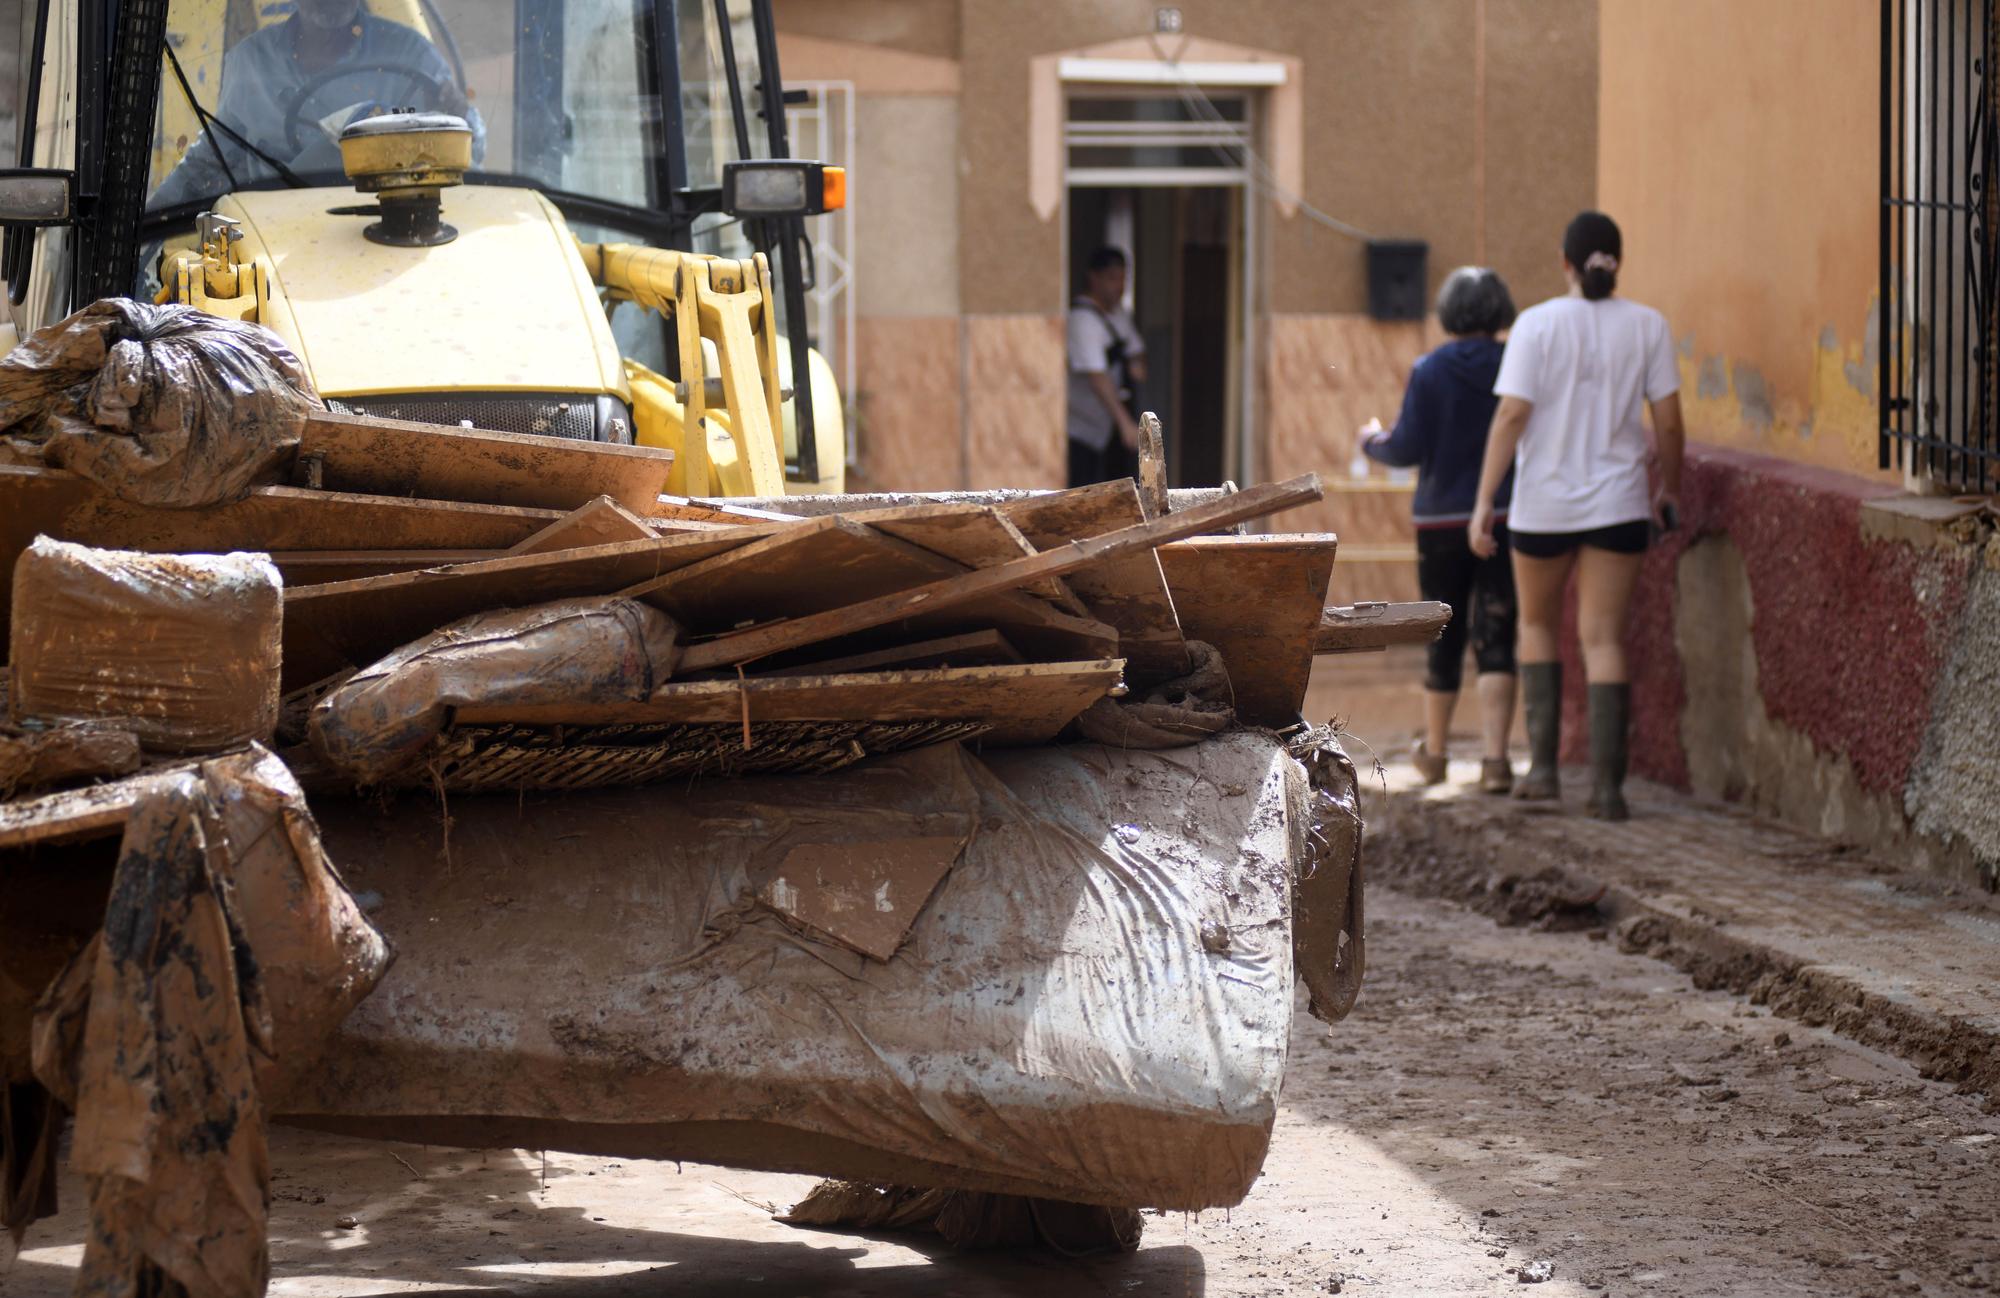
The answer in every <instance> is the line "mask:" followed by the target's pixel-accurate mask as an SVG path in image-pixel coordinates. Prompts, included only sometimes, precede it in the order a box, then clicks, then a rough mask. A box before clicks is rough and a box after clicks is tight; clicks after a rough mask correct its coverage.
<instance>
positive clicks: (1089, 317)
mask: <svg viewBox="0 0 2000 1298" xmlns="http://www.w3.org/2000/svg"><path fill="white" fill-rule="evenodd" d="M1125 269H1126V263H1125V254H1124V253H1123V252H1121V251H1120V250H1118V249H1117V248H1099V249H1098V250H1097V251H1096V252H1093V253H1091V254H1090V260H1089V261H1088V262H1086V263H1085V264H1084V281H1083V292H1082V293H1080V294H1079V295H1078V296H1077V299H1076V301H1075V302H1073V303H1071V305H1070V310H1069V420H1068V423H1069V428H1068V431H1069V485H1071V486H1072V487H1081V486H1084V485H1086V484H1088V483H1092V482H1106V481H1109V480H1110V479H1112V478H1128V477H1131V476H1132V474H1133V473H1134V472H1135V470H1136V469H1137V466H1138V459H1137V456H1136V454H1135V453H1136V452H1137V450H1138V448H1139V417H1138V413H1137V410H1136V409H1135V403H1136V401H1137V394H1136V392H1135V391H1134V387H1135V385H1136V384H1139V383H1143V382H1145V381H1146V344H1145V343H1144V342H1143V341H1141V339H1140V337H1139V330H1138V328H1137V326H1135V325H1134V324H1133V323H1132V317H1131V316H1129V315H1127V314H1126V313H1125V309H1124V307H1123V306H1122V305H1121V304H1122V303H1123V302H1124V300H1125Z"/></svg>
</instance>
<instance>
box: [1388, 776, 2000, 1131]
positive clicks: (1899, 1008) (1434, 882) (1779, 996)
mask: <svg viewBox="0 0 2000 1298" xmlns="http://www.w3.org/2000/svg"><path fill="white" fill-rule="evenodd" d="M1434 824H1435V822H1432V821H1430V820H1429V819H1428V818H1426V817H1423V816H1421V815H1408V814H1398V815H1394V816H1391V817H1383V818H1380V819H1378V820H1376V821H1374V822H1372V823H1371V824H1370V826H1369V839H1368V861H1367V868H1368V870H1369V873H1370V877H1371V878H1375V879H1380V880H1382V881H1384V882H1386V883H1390V884H1393V885H1394V886H1396V887H1398V888H1401V889H1403V890H1405V891H1407V892H1410V893H1413V894H1416V895H1419V896H1431V897H1442V898H1445V899H1448V900H1450V901H1454V902H1457V903H1459V904H1460V905H1464V906H1468V907H1470V908H1472V909H1473V910H1476V911H1479V912H1480V913H1481V914H1485V915H1488V916H1491V917H1492V918H1493V919H1495V920H1496V921H1498V922H1499V923H1500V924H1502V925H1505V926H1509V927H1523V926H1525V927H1532V928H1536V929H1539V930H1543V931H1557V932H1568V931H1591V930H1603V931H1608V932H1612V933H1615V936H1616V937H1617V940H1618V945H1619V947H1620V949H1622V950H1624V951H1627V952H1632V953H1637V954H1642V955H1647V956H1650V957H1652V958H1654V959H1656V960H1663V961H1665V962H1667V963H1668V964H1671V965H1673V966H1674V967H1676V968H1678V969H1680V970H1682V971H1683V972H1685V973H1686V974H1687V975H1688V976H1689V977H1690V978H1691V979H1692V980H1693V982H1694V984H1695V986H1697V987H1699V988H1701V989H1703V990H1704V991H1707V990H1723V991H1728V992H1731V993H1733V994H1735V995H1739V996H1743V997H1746V998H1747V999H1748V1000H1749V1001H1750V1002H1751V1004H1753V1005H1759V1006H1764V1007H1767V1008H1768V1009H1770V1010H1771V1012H1772V1013H1774V1014H1778V1015H1782V1016H1783V1017H1786V1018H1790V1019H1796V1020H1797V1021H1799V1022H1800V1023H1803V1024H1805V1025H1806V1026H1808V1027H1815V1028H1817V1027H1830V1028H1831V1029H1833V1030H1834V1031H1835V1032H1838V1033H1839V1034H1841V1035H1842V1036H1845V1037H1849V1038H1851V1039H1853V1040H1855V1041H1858V1042H1860V1043H1862V1044H1863V1045H1867V1046H1870V1047H1873V1048H1875V1049H1878V1050H1884V1051H1887V1052H1889V1053H1891V1054H1896V1055H1900V1056H1902V1057H1903V1058H1905V1059H1908V1060H1909V1061H1911V1063H1913V1064H1914V1065H1915V1066H1916V1067H1917V1070H1918V1072H1919V1074H1920V1075H1921V1076H1923V1077H1925V1078H1930V1079H1934V1080H1938V1081H1945V1082H1950V1083H1953V1084H1954V1085H1956V1086H1958V1087H1959V1089H1961V1090H1962V1091H1965V1092H1968V1093H1970V1094H1972V1095H1974V1096H1977V1097H1980V1098H1981V1099H1982V1100H1983V1101H1984V1103H1985V1106H1986V1109H1987V1111H1988V1112H1995V1113H2000V1048H1996V1043H1995V1040H1994V1036H1993V1034H1992V1033H1991V1032H1987V1031H1982V1030H1980V1029H1978V1028H1976V1027H1974V1026H1972V1025H1971V1024H1968V1023H1964V1022H1941V1021H1939V1019H1938V1017H1937V1016H1935V1015H1931V1014H1926V1013H1922V1012H1919V1011H1915V1010H1912V1009H1910V1008H1909V1007H1907V1006H1903V1005H1899V1004H1897V1003H1895V1002H1894V1001H1891V1000H1889V999H1887V998H1886V997H1883V996H1879V995H1876V994H1873V993H1870V992H1867V991H1865V990H1862V989H1859V988H1857V987H1855V986H1854V985H1853V984H1852V983H1851V982H1849V981H1848V980H1846V979H1844V978H1842V977H1840V976H1839V975H1837V974H1830V973H1827V972H1824V971H1821V970H1818V969H1814V968H1812V967H1809V966H1806V965H1804V964H1802V963H1801V962H1799V961H1797V960H1795V959H1791V958H1788V957H1786V956H1784V955H1783V954H1781V953H1778V952H1774V951H1772V950H1770V949H1769V948H1766V947H1762V946H1758V945H1756V944H1754V943H1750V942H1744V941H1741V940H1738V939H1736V938H1734V937H1732V936H1730V935H1729V934H1728V933H1727V932H1726V931H1724V930H1723V929H1721V928H1719V927H1715V926H1712V925H1708V924H1704V923H1700V922H1698V921H1689V920H1684V919H1682V918H1680V917H1678V916H1675V915H1670V914H1666V913H1663V912H1661V911H1659V910H1656V909H1653V908H1650V907H1648V906H1647V905H1646V904H1645V903H1644V902H1643V901H1642V900H1641V899H1639V898H1638V897H1636V896H1634V895H1633V894H1632V893H1631V892H1629V891H1627V890H1625V889H1622V888H1616V887H1606V886H1604V885H1602V884H1600V883H1598V882H1597V881H1595V880H1593V879H1591V878H1590V877H1589V875H1588V873H1587V870H1588V860H1587V854H1585V853H1578V854H1576V855H1577V858H1578V860H1579V864H1580V867H1581V868H1577V869H1570V868H1565V867H1561V866H1553V865H1551V866H1544V867H1542V868H1541V869H1539V870H1536V871H1533V872H1532V873H1527V872H1522V871H1518V870H1510V869H1508V868H1506V867H1504V866H1496V865H1490V864H1489V865H1477V864H1474V863H1472V862H1471V861H1469V860H1468V859H1467V850H1466V848H1465V847H1464V846H1463V845H1462V844H1461V843H1460V842H1458V841H1456V840H1455V837H1454V835H1453V834H1452V833H1450V832H1449V831H1443V832H1441V831H1439V830H1438V829H1437V828H1435V827H1434Z"/></svg>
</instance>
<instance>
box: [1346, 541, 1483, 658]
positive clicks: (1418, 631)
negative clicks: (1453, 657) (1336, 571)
mask: <svg viewBox="0 0 2000 1298" xmlns="http://www.w3.org/2000/svg"><path fill="white" fill-rule="evenodd" d="M1343 557H1344V556H1343ZM1450 621H1451V605H1449V604H1441V603H1439V602H1438V601H1436V600H1418V601H1416V602H1414V603H1407V604H1391V603H1385V602H1383V601H1380V600H1376V601H1371V602H1369V603H1365V604H1339V605H1334V606H1332V607H1330V608H1327V609H1326V610H1324V611H1323V612H1322V613H1321V615H1320V623H1319V630H1318V632H1317V633H1316V634H1315V635H1314V637H1313V652H1314V653H1322V654H1341V653H1360V652H1364V651H1367V650H1371V649H1386V648H1388V647H1389V646H1390V645H1399V644H1429V643H1430V642H1431V641H1433V640H1435V639H1437V638H1438V636H1439V634H1440V633H1442V632H1443V631H1444V628H1445V624H1446V623H1448V622H1450Z"/></svg>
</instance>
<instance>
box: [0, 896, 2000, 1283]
mask: <svg viewBox="0 0 2000 1298" xmlns="http://www.w3.org/2000/svg"><path fill="white" fill-rule="evenodd" d="M1369 953H1370V959H1371V968H1370V971H1369V981H1368V985H1367V989H1366V991H1365V992H1364V993H1363V996H1362V999H1361V1002H1360V1004H1359V1006H1358V1007H1357V1008H1356V1010H1355V1012H1354V1014H1353V1016H1352V1017H1351V1018H1350V1019H1349V1020H1348V1021H1347V1022H1346V1023H1344V1024H1342V1025H1341V1026H1340V1027H1339V1028H1338V1029H1336V1030H1334V1031H1333V1032H1331V1033H1328V1032H1327V1030H1326V1029H1324V1028H1323V1027H1321V1026H1320V1025H1318V1024H1317V1023H1315V1022H1314V1021H1313V1020H1311V1019H1310V1018H1308V1017H1307V1016H1306V1015H1305V1014H1304V1013H1303V1012H1301V1013H1300V1014H1299V1016H1298V1018H1297V1020H1296V1023H1295V1026H1294V1036H1293V1042H1292V1059H1291V1064H1290V1067H1289V1069H1288V1073H1287V1077H1286V1081H1285V1092H1284V1106H1283V1110H1282V1112H1281V1114H1280V1117H1279V1120H1278V1129H1277V1133H1276V1136H1275V1138H1274V1140H1273V1143H1272V1151H1271V1156H1270V1159H1269V1161H1268V1163H1267V1165H1266V1168H1265V1172H1264V1176H1263V1179H1262V1180H1261V1181H1260V1182H1259V1183H1258V1185H1257V1187H1256V1189H1255V1190H1254V1191H1253V1193H1252V1194H1251V1197H1250V1198H1249V1200H1248V1201H1247V1202H1245V1203H1244V1204H1243V1205H1241V1206H1240V1207H1239V1208H1237V1209H1236V1210H1234V1211H1232V1212H1227V1213H1223V1212H1214V1213H1207V1214H1203V1215H1202V1216H1200V1217H1198V1218H1187V1217H1182V1216H1178V1215H1174V1216H1165V1217H1149V1218H1148V1221H1147V1232H1146V1237H1145V1242H1144V1245H1143V1246H1142V1248H1141V1249H1140V1251H1139V1253H1138V1254H1137V1255H1136V1256H1132V1257H1127V1258H1121V1259H1114V1260H1096V1261H1090V1262H1068V1261H1063V1260H1058V1259H1053V1258H1021V1257H1004V1256H993V1255H952V1254H949V1253H947V1252H945V1251H944V1250H942V1249H941V1248H938V1247H936V1246H934V1245H931V1244H927V1243H926V1242H925V1241H923V1240H922V1239H910V1238H896V1239H891V1238H865V1237H858V1236H850V1235H843V1234H838V1233H828V1232H808V1231H800V1230H795V1229H792V1228H790V1227H786V1226H782V1225H778V1224H775V1223H773V1222H771V1221H770V1220H769V1213H768V1211H767V1209H768V1208H769V1207H770V1206H771V1205H779V1206H783V1205H787V1204H789V1203H790V1202H791V1201H793V1200H794V1199H796V1198H797V1197H798V1196H799V1195H801V1194H802V1193H803V1192H804V1190H805V1189H806V1188H807V1186H808V1185H809V1184H810V1182H809V1181H807V1180H806V1179H805V1178H801V1177H789V1176H774V1175H757V1174H750V1173H741V1172H732V1171H728V1170H724V1169H718V1168H710V1167H698V1166H695V1165H692V1164H690V1165H686V1166H681V1167H676V1166H674V1165H672V1164H664V1165H655V1164H641V1163H626V1162H619V1161H616V1160H606V1159H595V1158H583V1157H573V1156H568V1155H562V1154H551V1155H549V1156H548V1158H547V1160H546V1164H545V1163H544V1161H543V1159H542V1157H541V1156H540V1155H539V1154H537V1153H534V1152H531V1151H512V1152H502V1151H495V1152H492V1153H488V1154H484V1155H481V1154H478V1153H466V1152H463V1151H458V1150H449V1149H432V1148H421V1147H416V1146H401V1145H391V1144H385V1143H373V1142H364V1141H356V1140H347V1139H336V1138H332V1137H324V1136H318V1135H312V1134H307V1133H301V1132H295V1131H279V1132H277V1133H275V1135H274V1138H273V1142H272V1144H273V1148H272V1153H273V1161H274V1164H275V1168H276V1180H275V1191H276V1202H275V1203H274V1204H273V1213H272V1238H273V1262H274V1270H275V1279H274V1281H273V1284H272V1288H271V1292H272V1293H274V1294H279V1295H288V1296H291V1298H336V1296H338V1298H348V1296H350V1295H372V1294H403V1293H458V1294H489V1293H517V1292H518V1293H528V1292H532V1293H538V1294H549V1295H565V1296H568V1295H573V1296H574V1298H612V1296H614V1295H615V1296H623V1295H639V1294H665V1293H672V1294H688V1295H724V1294H730V1295H735V1294H770V1295H808V1294H809V1295H827V1296H832V1295H860V1294H868V1295H878V1294H879V1295H905V1294H906V1295H912V1296H914V1295H933V1294H936V1295H963V1296H965V1298H989V1296H997V1295H1018V1294H1033V1295H1037V1296H1038V1298H1053V1296H1055V1295H1065V1296H1066V1295H1097V1294H1125V1293H1143V1294H1161V1295H1171V1296H1173V1298H1183V1296H1192V1295H1210V1296H1213V1298H1235V1296H1237V1295H1261V1294H1323V1293H1350V1294H1375V1295H1382V1296H1384V1298H1387V1296H1388V1295H1396V1294H1411V1295H1423V1294H1487V1293H1491V1294H1505V1293H1518V1292H1522V1289H1521V1285H1522V1284H1523V1283H1524V1281H1526V1282H1529V1283H1535V1284H1537V1285H1538V1287H1537V1288H1536V1289H1535V1290H1534V1292H1537V1293H1540V1294H1546V1295H1569V1296H1575V1295H1585V1294H1591V1295H1597V1294H1647V1293H1658V1294H1671V1295H1675V1296H1676V1298H1698V1296H1700V1295H1717V1296H1721V1295H1737V1294H1815V1295H1827V1294H1883V1293H1910V1294H1960V1293H1973V1292H1984V1291H1987V1290H1988V1289H1990V1288H1995V1287H2000V1118H1997V1117H1995V1116H1991V1115H1988V1114H1986V1113H1984V1112H1982V1109H1981V1106H1980V1104H1979V1103H1978V1102H1977V1101H1976V1100H1975V1099H1972V1098H1969V1097H1966V1096H1963V1095H1958V1094H1954V1093H1953V1092H1952V1091H1951V1090H1950V1089H1949V1088H1947V1087H1945V1086H1942V1085H1939V1084H1936V1083H1931V1082H1926V1081H1923V1080H1922V1079H1920V1078H1919V1077H1918V1076H1917V1074H1916V1072H1915V1071H1914V1070H1913V1069H1912V1068H1911V1066H1910V1065H1909V1064H1907V1063H1905V1062H1903V1061H1902V1060H1900V1059H1896V1058H1892V1057H1890V1056H1886V1055H1881V1054H1877V1053H1875V1052H1872V1051H1870V1050H1867V1049H1865V1048H1863V1047H1860V1046H1857V1045H1855V1044H1853V1043H1852V1042H1849V1041H1846V1040H1845V1039H1843V1038H1841V1037H1838V1036H1835V1035H1833V1034H1832V1033H1831V1032H1828V1031H1825V1030H1821V1029H1815V1028H1810V1027H1806V1026H1804V1025H1802V1024H1800V1023H1797V1022H1793V1021H1790V1020H1787V1019H1783V1018H1778V1017H1773V1016H1772V1015H1770V1014H1769V1013H1767V1012H1766V1011H1764V1010H1762V1009H1759V1008H1756V1007H1753V1006H1751V1005H1749V1004H1748V1003H1746V1002H1744V1001H1743V1000H1741V999H1740V998H1737V997H1733V996H1730V995H1728V994H1725V993H1721V992H1703V991H1698V990H1696V989H1695V987H1694V986H1693V985H1692V984H1691V983H1690V982H1689V980H1688V979H1687V977H1686V976H1685V975H1683V974H1681V973H1679V972H1678V971H1676V970H1674V969H1672V968H1671V967H1669V966H1668V965H1666V964H1663V963H1660V962H1657V961H1654V960H1652V959H1649V958H1647V957H1644V956H1640V955H1631V954H1624V953H1621V952H1620V951H1618V950H1617V948H1616V945H1615V943H1614V942H1612V941H1608V940H1605V939H1604V938H1603V936H1602V935H1601V934H1590V933H1575V932H1572V933H1544V932H1534V931H1529V930H1525V929H1518V928H1517V929H1506V928H1500V927H1498V926H1496V925H1495V924H1494V923H1493V922H1492V921H1491V920H1489V919H1487V918H1485V917H1483V916H1480V915H1477V914H1474V913H1472V912H1470V911H1467V910H1463V909H1460V908H1459V907H1457V906H1455V905H1452V904H1450V903H1446V902H1440V901H1435V900H1428V899H1418V898H1413V897H1410V896H1406V895H1403V894H1399V893H1395V892H1391V891H1388V890H1386V889H1378V890H1376V891H1375V893H1374V894H1373V896H1372V898H1371V915H1370V952H1369ZM64 1188H65V1195H66V1202H65V1205H64V1212H63V1213H62V1215H61V1216H60V1217H59V1218H57V1219H56V1220H54V1221H52V1222H44V1223H42V1224H40V1225H38V1226H37V1227H36V1228H34V1229H33V1230H32V1231H31V1232H30V1235H29V1237H28V1240H27V1247H26V1249H25V1251H24V1252H23V1253H22V1254H21V1255H20V1256H19V1257H18V1258H17V1259H15V1260H14V1262H13V1263H12V1265H11V1266H9V1267H6V1268H5V1269H4V1270H0V1292H4V1293H6V1294H7V1295H9V1296H10V1298H13V1296H16V1295H18V1296H19V1298H56V1296H57V1295H61V1294H65V1293H67V1292H68V1290H69V1285H70V1282H71V1278H72V1268H73V1267H74V1265H75V1262H76V1260H77V1258H78V1256H79V1255H80V1251H81V1244H80V1240H81V1233H82V1218H81V1215H80V1214H79V1212H78V1211H77V1209H78V1205H79V1194H78V1191H79V1188H80V1187H78V1186H77V1185H76V1184H75V1182H74V1181H73V1180H72V1181H70V1182H67V1183H66V1184H65V1187H64ZM349 1222H351V1224H345V1223H349ZM1543 1275H1546V1276H1547V1278H1546V1279H1539V1277H1541V1276H1543Z"/></svg>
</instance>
